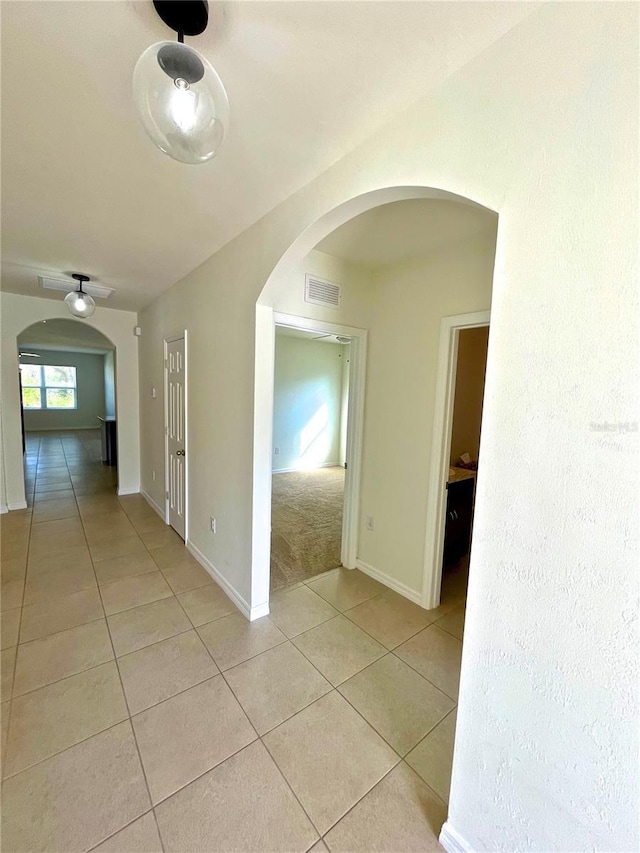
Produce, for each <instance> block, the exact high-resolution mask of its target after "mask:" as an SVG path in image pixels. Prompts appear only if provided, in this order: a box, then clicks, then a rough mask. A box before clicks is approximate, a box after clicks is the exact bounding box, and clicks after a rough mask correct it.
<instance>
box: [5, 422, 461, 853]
mask: <svg viewBox="0 0 640 853" xmlns="http://www.w3.org/2000/svg"><path fill="white" fill-rule="evenodd" d="M99 455H100V447H99V441H98V438H97V436H96V435H94V434H93V433H92V432H86V433H85V432H82V433H66V434H65V433H62V434H52V433H48V434H41V435H30V436H29V438H28V447H27V457H26V465H27V482H28V487H29V509H27V510H25V511H19V512H12V513H10V514H8V515H4V516H2V520H1V531H2V543H1V548H2V611H3V612H2V649H1V655H2V658H1V666H2V705H1V720H2V753H3V762H2V774H3V780H4V781H3V810H2V842H3V850H5V851H7V853H13V851H15V853H18V851H25V853H26V851H28V853H36V851H58V852H59V853H71V851H84V850H99V851H102V853H106V851H120V853H136V851H146V853H154V851H161V850H164V851H189V852H190V853H200V851H253V850H256V851H258V850H259V851H307V850H312V851H314V853H316V851H321V850H327V849H329V850H330V851H334V852H335V853H337V851H363V853H364V851H374V850H377V851H399V850H406V851H409V850H440V849H441V848H440V847H439V845H438V842H437V836H438V833H439V831H440V827H441V825H442V822H443V821H444V819H445V816H446V801H447V798H448V791H449V784H450V774H451V757H452V749H453V737H454V730H455V714H456V701H457V690H458V677H459V670H460V654H461V648H462V643H461V638H462V628H463V622H464V604H465V594H466V569H465V567H464V566H463V565H461V566H459V567H458V568H457V569H455V570H454V571H452V572H449V573H447V575H446V577H445V581H444V585H443V599H442V600H443V603H442V604H441V606H440V607H439V608H438V609H437V610H433V611H429V612H426V611H424V610H422V609H421V608H419V607H417V606H416V605H414V604H412V603H411V602H409V601H407V600H406V599H404V598H402V597H401V596H399V595H397V594H396V593H394V592H391V591H389V590H388V589H386V588H385V587H383V586H381V585H380V584H378V583H377V582H376V581H374V580H372V579H371V578H369V577H367V576H365V575H363V574H361V573H360V572H358V571H347V570H344V569H336V570H333V571H331V572H328V573H326V574H325V575H322V576H320V577H316V578H313V579H312V580H311V581H309V582H308V583H301V584H298V585H296V586H294V587H292V588H288V589H285V590H282V591H280V592H279V593H277V594H276V595H275V596H274V597H273V599H272V605H271V615H270V617H265V618H264V619H260V620H258V621H256V622H253V623H249V622H247V621H246V620H245V618H244V617H243V616H242V615H241V614H240V613H238V611H237V610H236V609H235V607H234V605H233V604H232V603H231V602H230V601H229V599H228V598H227V597H226V596H225V594H224V593H223V592H222V590H221V589H220V588H219V587H218V586H217V585H216V584H215V583H214V582H213V581H212V580H211V578H210V577H209V575H208V574H207V573H206V572H205V571H204V569H202V568H201V567H200V566H199V564H198V563H197V562H196V561H195V560H194V559H193V558H192V557H191V555H190V554H189V553H188V552H187V551H186V549H185V548H184V547H183V545H182V542H181V540H180V539H179V538H178V537H177V536H176V535H175V534H174V533H173V531H172V530H170V529H168V528H167V527H166V526H165V525H164V524H163V522H162V521H161V520H160V519H159V518H158V516H157V515H156V514H155V513H154V512H153V510H152V509H150V507H149V506H148V504H147V503H146V502H145V500H144V499H143V498H142V497H141V496H140V495H131V496H127V497H122V498H117V497H116V495H115V492H114V472H113V470H112V469H109V468H105V467H104V466H102V464H101V463H100V462H99ZM321 837H322V838H323V839H324V841H320V840H319V839H320V838H321Z"/></svg>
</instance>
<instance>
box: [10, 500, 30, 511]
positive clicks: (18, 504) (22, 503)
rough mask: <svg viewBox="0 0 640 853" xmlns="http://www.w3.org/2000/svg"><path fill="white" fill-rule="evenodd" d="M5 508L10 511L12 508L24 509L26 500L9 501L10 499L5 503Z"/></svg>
mask: <svg viewBox="0 0 640 853" xmlns="http://www.w3.org/2000/svg"><path fill="white" fill-rule="evenodd" d="M7 508H8V509H9V511H11V510H13V509H26V508H27V502H26V501H17V502H16V503H11V501H9V503H8V504H7Z"/></svg>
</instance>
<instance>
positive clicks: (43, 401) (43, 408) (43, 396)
mask: <svg viewBox="0 0 640 853" xmlns="http://www.w3.org/2000/svg"><path fill="white" fill-rule="evenodd" d="M23 367H35V368H37V369H38V370H39V371H40V384H39V385H32V384H29V385H26V384H25V383H24V381H23V378H22V377H23V371H22V368H23ZM47 367H53V368H56V367H65V368H67V369H68V370H73V385H47V384H46V379H45V368H47ZM20 368H21V369H20V400H21V402H22V408H23V409H24V411H25V412H75V411H77V409H78V369H77V367H76V366H75V364H21V365H20ZM25 388H37V389H38V390H39V391H40V405H39V406H37V407H36V406H25V403H24V390H25ZM59 390H64V391H73V406H48V405H47V391H59Z"/></svg>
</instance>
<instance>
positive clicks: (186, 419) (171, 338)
mask: <svg viewBox="0 0 640 853" xmlns="http://www.w3.org/2000/svg"><path fill="white" fill-rule="evenodd" d="M183 339H184V451H185V453H184V455H185V464H184V541H185V544H186V543H187V540H188V538H189V341H188V332H187V330H186V329H185V330H184V331H183V332H180V333H179V334H176V335H167V336H166V337H165V338H164V339H163V344H162V345H163V351H164V352H163V357H164V521H165V524H168V525H169V526H171V522H170V520H169V467H170V466H169V366H168V356H167V354H168V349H169V347H168V345H169V344H170V343H174V342H175V341H181V340H183Z"/></svg>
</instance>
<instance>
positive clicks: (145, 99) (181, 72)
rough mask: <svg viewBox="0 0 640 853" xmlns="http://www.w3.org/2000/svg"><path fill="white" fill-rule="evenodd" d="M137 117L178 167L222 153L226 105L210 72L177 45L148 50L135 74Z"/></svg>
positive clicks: (161, 44) (191, 52)
mask: <svg viewBox="0 0 640 853" xmlns="http://www.w3.org/2000/svg"><path fill="white" fill-rule="evenodd" d="M133 98H134V102H135V105H136V109H137V110H138V114H139V116H140V119H141V121H142V124H143V126H144V129H145V130H146V131H147V133H148V134H149V136H150V137H151V139H152V140H153V142H154V143H155V144H156V145H157V146H158V148H159V149H160V150H161V151H164V153H165V154H168V155H169V157H173V159H174V160H179V161H180V162H182V163H204V162H206V161H207V160H210V159H211V158H212V157H213V156H214V155H215V153H216V152H217V150H218V149H219V148H220V146H221V144H222V141H223V139H224V136H225V132H226V129H227V126H228V123H229V100H228V98H227V93H226V92H225V90H224V86H223V85H222V81H221V80H220V78H219V77H218V75H217V73H216V71H215V69H214V68H213V66H212V65H211V64H210V63H209V62H208V60H207V59H206V58H205V57H204V56H201V55H200V54H199V53H198V52H197V51H196V50H194V49H193V48H191V47H189V46H187V45H186V44H182V43H180V42H172V41H163V42H158V44H154V45H151V47H149V48H147V50H145V52H144V53H143V54H142V56H141V57H140V59H139V60H138V62H137V64H136V67H135V70H134V72H133Z"/></svg>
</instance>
